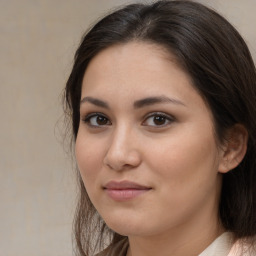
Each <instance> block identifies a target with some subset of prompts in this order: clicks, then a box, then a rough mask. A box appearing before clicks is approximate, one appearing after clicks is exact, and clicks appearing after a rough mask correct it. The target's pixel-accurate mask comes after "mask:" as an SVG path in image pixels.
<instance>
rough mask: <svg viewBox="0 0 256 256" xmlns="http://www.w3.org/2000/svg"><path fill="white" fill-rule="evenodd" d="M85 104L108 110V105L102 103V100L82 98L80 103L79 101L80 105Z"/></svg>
mask: <svg viewBox="0 0 256 256" xmlns="http://www.w3.org/2000/svg"><path fill="white" fill-rule="evenodd" d="M85 102H89V103H91V104H93V105H96V106H98V107H102V108H107V109H109V105H108V103H107V102H105V101H103V100H99V99H95V98H92V97H84V98H83V99H82V100H81V101H80V105H81V104H82V103H85Z"/></svg>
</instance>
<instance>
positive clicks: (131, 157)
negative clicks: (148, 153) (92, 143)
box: [103, 128, 141, 171]
mask: <svg viewBox="0 0 256 256" xmlns="http://www.w3.org/2000/svg"><path fill="white" fill-rule="evenodd" d="M103 162H104V164H105V165H106V166H108V168H110V169H112V170H115V171H123V170H129V169H133V168H135V167H138V166H139V165H140V163H141V154H140V152H139V147H138V140H137V139H136V136H135V134H134V133H133V132H132V131H131V130H130V129H126V128H119V129H116V131H113V133H112V136H111V138H110V141H109V147H108V149H107V152H106V154H105V157H104V160H103Z"/></svg>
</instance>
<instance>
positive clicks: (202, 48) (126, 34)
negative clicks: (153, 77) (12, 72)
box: [63, 1, 256, 256]
mask: <svg viewBox="0 0 256 256" xmlns="http://www.w3.org/2000/svg"><path fill="white" fill-rule="evenodd" d="M131 41H139V42H149V43H153V44H157V45H160V46H162V47H163V48H164V49H166V50H167V51H169V52H170V53H171V54H172V55H174V56H175V57H176V59H177V62H178V64H179V65H180V66H181V67H182V69H183V70H184V71H185V72H187V74H189V76H190V77H191V80H192V83H193V86H194V88H195V89H196V90H197V91H198V92H199V94H200V95H201V96H202V98H203V99H204V100H205V102H206V103H207V104H208V106H209V108H210V109H211V112H212V114H213V117H214V126H215V134H216V138H217V139H218V140H219V141H223V140H224V139H225V131H226V130H227V129H228V128H230V127H232V126H234V125H235V124H237V123H239V124H242V125H244V127H245V128H246V129H247V131H248V136H249V138H248V145H247V146H248V148H247V153H246V155H245V157H244V159H243V161H242V162H241V163H240V165H238V166H237V167H236V168H235V169H233V170H231V171H229V172H228V173H226V174H223V183H222V191H221V196H220V202H219V219H220V221H221V223H222V225H223V227H224V228H225V229H226V230H227V231H231V232H233V233H234V235H235V237H236V238H237V239H239V238H246V239H249V238H252V237H253V236H255V235H256V182H255V181H256V71H255V65H254V62H253V59H252V57H251V54H250V52H249V50H248V47H247V45H246V43H245V42H244V40H243V39H242V37H241V36H240V34H239V33H238V32H237V30H236V29H235V28H234V27H233V26H232V25H231V24H230V23H229V22H228V21H227V20H226V19H225V18H223V17H222V16H220V15H219V14H218V13H216V12H215V11H213V10H212V9H209V8H208V7H205V6H204V5H202V4H199V3H196V2H192V1H156V2H154V3H151V4H130V5H127V6H124V7H122V8H120V9H118V10H115V11H113V12H112V13H111V14H108V15H107V16H105V17H104V18H102V19H101V20H100V21H98V22H97V23H96V24H95V25H94V26H93V27H92V28H91V29H90V30H89V31H88V32H87V33H86V34H85V35H84V37H83V38H82V41H81V43H80V45H79V47H78V49H77V51H76V54H75V58H74V64H73V68H72V71H71V74H70V76H69V78H68V81H67V83H66V88H65V94H64V98H63V99H64V108H65V112H66V114H67V115H68V116H69V117H71V124H72V128H71V129H72V134H73V136H72V140H73V141H74V142H75V140H76V136H77V132H78V128H79V120H80V113H79V108H80V98H81V86H82V80H83V76H84V73H85V70H86V68H87V66H88V64H89V62H90V61H91V60H92V59H93V58H94V57H95V56H96V55H97V54H98V53H99V52H101V51H102V50H104V49H106V48H108V47H110V46H113V45H116V44H125V43H127V42H131ZM102 72H104V70H102ZM77 173H78V181H79V187H80V195H79V200H78V204H77V209H76V214H75V219H74V234H75V236H74V237H75V243H76V248H77V250H76V253H77V255H80V256H82V255H83V256H85V255H86V256H89V255H93V254H94V253H95V250H101V249H102V248H103V247H104V246H106V244H104V243H106V241H108V242H109V244H115V243H116V242H118V241H120V240H121V239H122V238H123V236H121V235H119V234H117V233H115V232H114V231H112V230H110V229H109V228H108V227H107V226H106V224H105V223H104V221H103V220H102V219H101V217H100V216H99V215H98V213H97V211H96V209H95V208H94V206H93V205H92V203H91V201H90V199H89V197H88V194H87V192H86V188H85V187H84V184H83V181H82V179H81V177H80V174H79V171H78V172H77Z"/></svg>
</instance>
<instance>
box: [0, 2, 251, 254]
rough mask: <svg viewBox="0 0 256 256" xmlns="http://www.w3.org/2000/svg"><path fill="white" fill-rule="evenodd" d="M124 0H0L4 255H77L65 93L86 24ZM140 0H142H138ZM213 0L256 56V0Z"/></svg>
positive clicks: (0, 242) (0, 229)
mask: <svg viewBox="0 0 256 256" xmlns="http://www.w3.org/2000/svg"><path fill="white" fill-rule="evenodd" d="M125 2H134V1H125V0H122V1H121V0H94V1H93V0H62V1H61V0H0V109H1V112H0V113H1V117H0V127H1V128H0V129H1V132H0V145H1V148H0V159H1V160H0V207H1V208H0V256H53V255H54V256H58V255H61V256H66V255H72V249H71V222H72V214H73V211H74V199H75V191H76V190H75V185H74V179H73V176H74V173H73V171H72V168H71V163H70V159H68V157H67V155H65V153H64V151H63V148H62V145H61V143H60V142H59V135H58V132H57V133H56V129H55V126H56V123H57V120H58V119H59V118H60V117H61V113H62V109H61V103H60V98H59V97H60V94H61V91H62V89H63V87H64V83H65V80H66V78H67V76H68V73H69V71H70V68H71V63H72V57H73V54H74V51H75V49H76V47H77V44H78V42H79V40H80V37H81V35H82V33H83V31H84V30H85V29H86V28H87V27H88V24H90V23H91V22H92V21H94V20H95V19H96V18H97V17H98V16H99V15H101V14H103V13H104V12H105V11H106V10H109V9H110V8H112V7H113V6H116V5H118V4H122V3H125ZM137 2H143V1H137ZM201 2H202V3H207V4H208V3H210V5H211V6H213V7H215V8H216V9H217V10H219V11H220V12H221V13H222V14H224V15H225V16H226V17H228V18H229V20H230V21H231V22H232V23H233V24H234V25H235V26H236V27H237V28H238V29H239V31H240V32H241V33H242V34H243V35H244V37H245V39H246V40H247V42H248V43H249V46H250V48H251V50H252V53H253V55H254V58H256V44H255V43H256V33H255V25H256V16H255V12H254V11H255V9H256V1H255V0H243V1H241V0H232V1H231V0H218V1H217V0H216V1H214V0H213V1H206V0H205V1H204V0H201Z"/></svg>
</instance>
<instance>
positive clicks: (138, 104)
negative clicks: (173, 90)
mask: <svg viewBox="0 0 256 256" xmlns="http://www.w3.org/2000/svg"><path fill="white" fill-rule="evenodd" d="M159 103H173V104H177V105H183V106H186V105H185V104H184V103H183V102H182V101H180V100H178V99H174V98H169V97H166V96H159V97H148V98H145V99H141V100H137V101H135V102H134V104H133V106H134V108H142V107H145V106H150V105H154V104H159Z"/></svg>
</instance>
